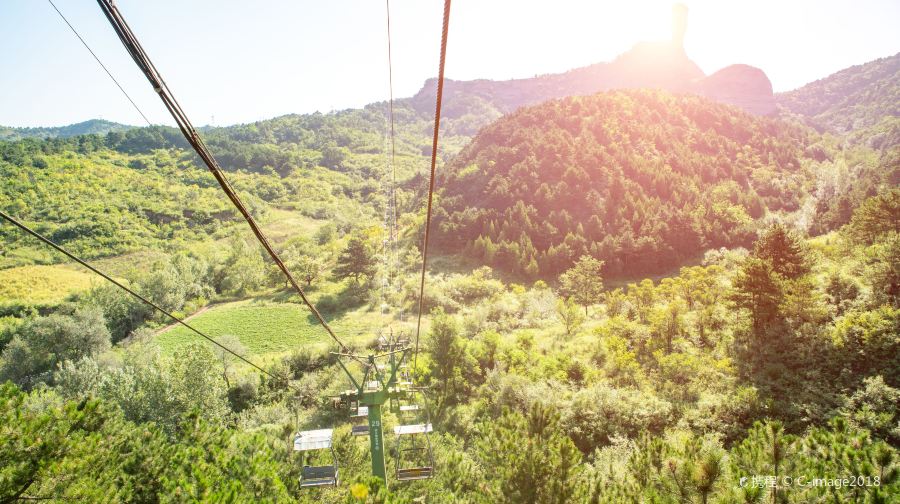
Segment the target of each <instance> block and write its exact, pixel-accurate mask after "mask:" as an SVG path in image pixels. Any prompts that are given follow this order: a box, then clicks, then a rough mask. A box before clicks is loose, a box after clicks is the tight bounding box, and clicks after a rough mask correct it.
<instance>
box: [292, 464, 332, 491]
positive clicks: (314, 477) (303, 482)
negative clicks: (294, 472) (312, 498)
mask: <svg viewBox="0 0 900 504" xmlns="http://www.w3.org/2000/svg"><path fill="white" fill-rule="evenodd" d="M337 479H338V469H337V467H335V466H333V465H327V466H304V467H303V471H302V472H301V475H300V486H301V487H318V486H326V485H328V486H337Z"/></svg>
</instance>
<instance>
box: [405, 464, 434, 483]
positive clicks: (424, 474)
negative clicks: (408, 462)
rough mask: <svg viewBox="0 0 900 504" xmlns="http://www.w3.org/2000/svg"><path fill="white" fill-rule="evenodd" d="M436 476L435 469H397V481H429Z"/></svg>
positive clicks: (426, 467)
mask: <svg viewBox="0 0 900 504" xmlns="http://www.w3.org/2000/svg"><path fill="white" fill-rule="evenodd" d="M433 475H434V468H433V467H428V466H425V467H408V468H403V469H397V481H413V480H421V479H429V478H431V477H432V476H433Z"/></svg>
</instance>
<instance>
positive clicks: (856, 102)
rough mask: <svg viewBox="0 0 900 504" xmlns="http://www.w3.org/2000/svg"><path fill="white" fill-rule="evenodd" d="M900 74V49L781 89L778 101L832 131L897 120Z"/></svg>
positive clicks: (899, 106) (865, 126)
mask: <svg viewBox="0 0 900 504" xmlns="http://www.w3.org/2000/svg"><path fill="white" fill-rule="evenodd" d="M898 76H900V53H898V54H895V55H893V56H889V57H887V58H881V59H877V60H875V61H870V62H868V63H864V64H862V65H856V66H852V67H850V68H846V69H844V70H841V71H840V72H837V73H835V74H833V75H829V76H828V77H825V78H823V79H820V80H817V81H815V82H811V83H809V84H807V85H805V86H803V87H801V88H799V89H795V90H793V91H789V92H787V93H780V94H779V95H778V96H777V101H778V104H779V105H781V106H783V107H784V108H786V109H787V110H789V111H791V112H794V113H796V114H799V115H801V116H804V117H806V118H808V120H809V121H811V122H812V123H813V124H815V125H818V126H820V127H823V128H827V129H829V130H832V131H837V132H842V133H843V132H848V131H853V130H860V129H865V128H869V127H872V126H876V125H878V124H879V123H882V122H883V121H891V122H895V121H896V118H897V117H898V116H900V105H898V103H900V96H898V95H897V78H898ZM894 128H896V126H894Z"/></svg>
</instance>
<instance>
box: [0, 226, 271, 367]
mask: <svg viewBox="0 0 900 504" xmlns="http://www.w3.org/2000/svg"><path fill="white" fill-rule="evenodd" d="M0 217H2V218H3V219H4V220H6V221H8V222H9V223H10V224H12V225H14V226H16V227H18V228H19V229H21V230H22V231H24V232H26V233H28V234H30V235H31V236H33V237H35V238H37V239H38V240H40V241H42V242H44V243H45V244H47V245H50V246H51V247H53V248H54V249H56V250H57V251H58V252H61V253H62V254H63V255H65V256H66V257H68V258H69V259H72V260H73V261H75V262H77V263H78V264H80V265H82V266H84V267H85V268H87V269H89V270H90V271H92V272H93V273H96V274H97V275H99V276H100V277H102V278H103V279H105V280H106V281H108V282H110V283H112V284H113V285H115V286H116V287H118V288H120V289H122V290H123V291H125V292H127V293H128V294H131V295H132V296H134V297H135V298H137V299H138V300H140V301H141V302H143V303H144V304H146V305H147V306H150V307H151V308H154V309H155V310H157V311H159V312H160V313H162V314H163V315H165V316H166V317H168V318H169V319H171V320H172V321H173V322H175V323H177V324H180V325H182V326H184V327H186V328H188V329H190V330H191V331H193V332H194V333H196V334H197V335H198V336H200V337H202V338H204V339H206V340H207V341H209V342H210V343H212V344H213V345H216V346H217V347H219V348H221V349H222V350H224V351H226V352H228V353H229V354H231V355H233V356H235V357H237V358H238V359H240V360H241V361H243V362H244V363H246V364H249V365H250V366H252V367H254V368H256V369H257V370H258V371H259V372H261V373H263V374H265V375H266V376H268V377H269V378H272V379H275V380H286V381H287V379H286V377H283V376H276V375H274V374H272V373H270V372H268V371H266V370H265V369H263V368H262V367H261V366H259V365H257V364H256V363H254V362H252V361H251V360H249V359H247V358H246V357H244V356H242V355H240V354H238V353H237V352H235V351H234V350H232V349H230V348H228V347H226V346H225V345H223V344H221V343H219V342H218V341H216V340H215V339H213V338H212V337H210V336H208V335H206V334H204V333H203V332H201V331H200V330H198V329H197V328H195V327H194V326H192V325H190V324H188V323H187V322H185V321H184V320H182V319H180V318H178V317H176V316H175V315H172V314H171V313H170V312H168V311H167V310H165V309H164V308H162V307H161V306H159V305H158V304H156V303H154V302H153V301H150V300H149V299H147V298H145V297H144V296H142V295H140V294H138V293H137V292H135V291H133V290H131V289H130V288H128V287H126V286H125V285H124V284H122V283H121V282H119V281H118V280H116V279H114V278H112V277H111V276H109V275H107V274H106V273H104V272H102V271H100V270H98V269H97V268H95V267H94V266H91V265H90V264H88V263H87V262H85V261H84V260H82V259H81V258H79V257H77V256H76V255H75V254H73V253H71V252H69V251H68V250H66V249H64V248H63V247H61V246H60V245H58V244H56V243H55V242H54V241H52V240H50V239H49V238H47V237H45V236H44V235H42V234H40V233H38V232H37V231H35V230H33V229H31V228H30V227H28V226H27V225H25V224H23V223H21V222H20V221H18V220H16V219H15V218H14V217H12V216H11V215H9V214H7V213H6V212H4V211H3V210H0Z"/></svg>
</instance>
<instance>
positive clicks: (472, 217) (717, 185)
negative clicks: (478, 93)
mask: <svg viewBox="0 0 900 504" xmlns="http://www.w3.org/2000/svg"><path fill="white" fill-rule="evenodd" d="M810 135H811V132H809V131H808V130H804V129H802V128H798V127H795V126H792V125H790V124H788V123H784V122H779V121H776V120H772V119H766V118H759V117H754V116H751V115H749V114H745V113H740V112H738V111H736V110H735V109H734V108H731V107H727V106H724V105H720V104H716V103H713V102H710V101H708V100H705V99H701V98H698V97H692V96H673V95H670V94H667V93H663V92H653V91H627V92H626V91H622V92H612V93H600V94H597V95H594V96H591V97H573V98H566V99H562V100H555V101H551V102H548V103H545V104H542V105H538V106H535V107H530V108H525V109H521V110H519V111H518V112H515V113H513V114H510V115H509V116H506V117H504V118H502V119H500V120H499V121H497V122H496V123H494V124H492V125H491V126H489V127H487V128H485V129H484V130H482V131H481V133H479V134H478V136H477V137H476V138H475V139H474V140H473V141H472V143H471V144H470V145H469V146H467V147H466V148H465V149H464V150H463V151H462V152H461V153H460V155H459V156H458V157H457V158H456V159H455V160H454V161H453V164H452V165H451V166H450V167H449V168H448V169H447V170H445V171H444V172H443V173H444V177H443V178H442V179H441V181H440V183H439V186H440V187H442V188H444V192H443V193H442V195H441V209H440V212H439V213H438V221H437V224H438V228H439V229H440V236H441V244H442V246H443V247H445V248H446V249H447V250H455V251H461V250H462V249H464V248H466V249H467V250H470V251H471V252H472V253H473V254H474V255H475V256H476V257H478V258H480V259H483V260H485V261H486V262H487V263H488V264H492V265H496V266H498V267H502V268H507V269H512V270H513V271H517V272H519V273H523V274H526V275H528V276H531V277H536V276H545V277H546V276H553V275H556V274H558V273H559V272H560V271H562V270H563V269H565V268H567V267H568V266H569V265H570V264H571V263H572V261H573V260H574V259H576V258H578V257H580V256H581V255H583V254H589V255H592V256H594V257H597V258H598V259H601V260H603V261H605V262H606V268H607V269H606V271H607V274H610V275H622V274H638V273H639V274H649V273H653V272H659V271H662V270H664V269H666V268H670V267H672V266H674V265H677V264H679V263H681V262H682V261H684V260H685V259H686V258H688V257H691V256H695V255H696V254H699V253H701V252H702V251H703V250H706V249H709V248H711V247H720V246H746V245H747V244H748V243H750V242H751V241H752V239H753V237H754V236H755V221H756V220H758V219H760V218H762V217H764V216H765V215H766V214H767V213H771V212H779V211H782V212H784V211H787V212H790V211H794V210H797V208H798V207H799V204H800V201H801V195H802V187H803V184H804V180H805V179H806V178H807V175H806V174H805V173H804V170H803V164H802V163H801V159H802V158H803V156H804V149H805V147H806V146H807V145H809V144H811V143H812V142H813V141H814V138H813V137H811V136H810Z"/></svg>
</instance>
